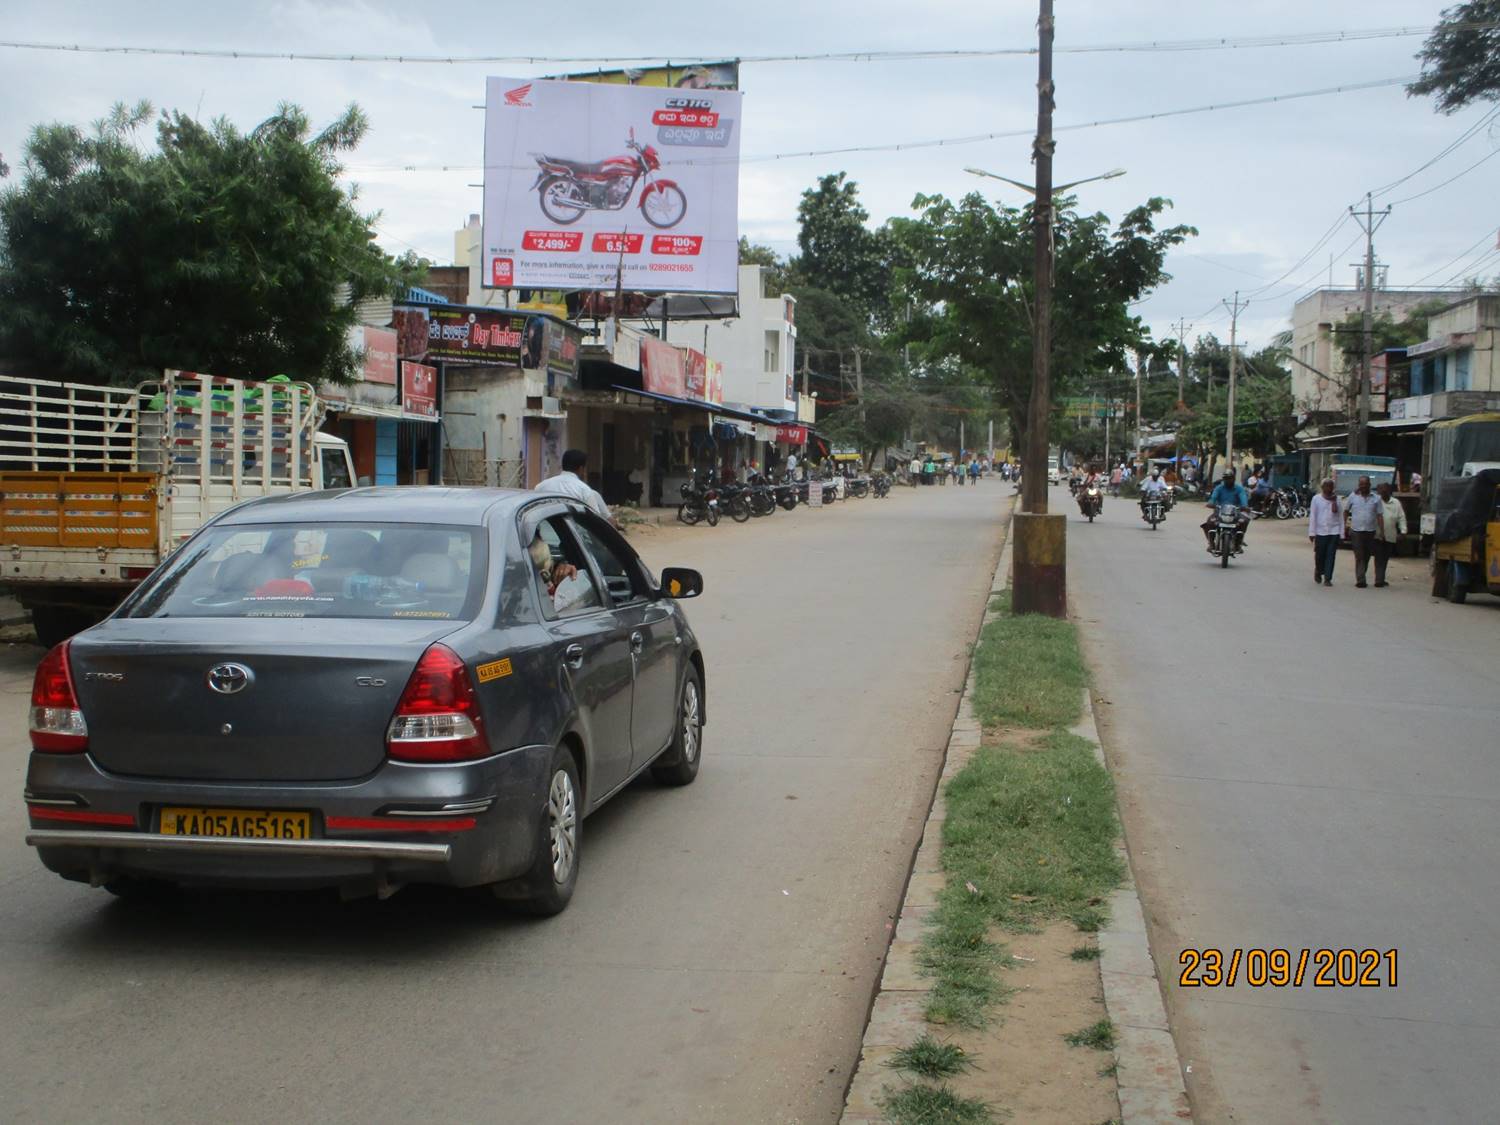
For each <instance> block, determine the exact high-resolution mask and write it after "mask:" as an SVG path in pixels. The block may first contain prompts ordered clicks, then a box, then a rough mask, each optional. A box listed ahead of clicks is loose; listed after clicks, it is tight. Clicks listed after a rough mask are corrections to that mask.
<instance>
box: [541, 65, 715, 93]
mask: <svg viewBox="0 0 1500 1125" xmlns="http://www.w3.org/2000/svg"><path fill="white" fill-rule="evenodd" d="M561 80H562V81H566V82H603V83H605V84H606V85H610V86H670V87H674V88H676V89H678V90H738V89H739V88H740V64H739V63H737V62H733V61H731V62H716V63H693V64H692V65H691V66H649V67H637V68H633V69H631V70H593V71H588V72H586V73H580V74H564V75H563V76H562V79H561Z"/></svg>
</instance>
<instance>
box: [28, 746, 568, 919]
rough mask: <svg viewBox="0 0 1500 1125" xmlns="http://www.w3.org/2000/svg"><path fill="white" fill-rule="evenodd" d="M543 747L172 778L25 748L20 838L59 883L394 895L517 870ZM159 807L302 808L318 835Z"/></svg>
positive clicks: (536, 833)
mask: <svg viewBox="0 0 1500 1125" xmlns="http://www.w3.org/2000/svg"><path fill="white" fill-rule="evenodd" d="M551 753H552V750H551V747H548V746H530V747H521V748H518V749H515V750H510V751H507V752H505V753H503V754H497V755H494V756H493V757H490V758H486V759H483V760H481V761H477V762H463V763H456V764H452V765H410V764H405V763H398V762H387V763H385V764H384V765H382V766H381V768H380V769H378V770H376V771H375V773H374V774H372V775H370V776H369V777H368V778H364V779H361V780H359V781H354V782H338V783H318V784H308V783H298V784H279V785H278V784H265V783H255V784H252V783H227V782H207V783H206V782H174V781H167V780H159V779H154V778H140V777H122V776H119V775H116V774H111V773H108V772H106V771H104V770H102V769H101V768H100V767H99V766H98V764H97V763H96V762H94V761H93V760H92V759H91V758H90V757H89V755H87V754H40V753H34V754H33V755H32V757H31V766H30V769H29V771H28V774H27V790H26V791H27V801H28V804H29V806H30V813H31V831H30V832H28V833H27V836H26V842H27V843H28V844H30V845H32V846H33V847H35V848H36V849H37V855H38V857H39V858H40V859H41V861H42V863H43V864H44V865H45V866H46V867H47V868H49V869H50V870H52V871H55V872H57V873H58V874H59V875H62V876H63V877H64V878H67V879H74V880H78V881H82V882H89V883H94V884H101V883H106V882H110V881H112V880H118V879H130V878H138V879H158V880H163V881H166V882H170V883H177V884H181V885H185V886H203V887H242V888H264V889H287V888H315V887H333V888H337V889H338V890H339V891H340V892H342V893H344V894H349V895H357V894H370V893H382V894H383V893H389V891H390V890H392V889H394V888H396V887H399V886H401V885H403V884H406V883H435V884H441V885H448V886H477V885H480V884H484V883H493V882H499V881H503V880H506V879H512V878H515V877H517V876H519V875H521V874H522V873H524V872H525V871H526V870H527V869H528V868H529V867H530V866H531V863H532V860H533V858H534V856H535V853H536V848H537V846H538V843H539V841H540V839H541V821H542V815H543V810H544V807H545V800H546V782H547V766H548V763H549V762H550V760H551ZM164 805H179V806H187V807H201V808H216V809H218V808H228V809H254V810H260V809H269V810H307V811H309V812H311V813H312V818H313V838H311V839H302V840H283V839H251V838H241V837H219V836H170V835H162V834H160V833H159V831H158V827H159V826H158V823H157V821H158V813H159V810H160V808H161V807H162V806H164Z"/></svg>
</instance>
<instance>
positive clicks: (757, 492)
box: [745, 473, 776, 516]
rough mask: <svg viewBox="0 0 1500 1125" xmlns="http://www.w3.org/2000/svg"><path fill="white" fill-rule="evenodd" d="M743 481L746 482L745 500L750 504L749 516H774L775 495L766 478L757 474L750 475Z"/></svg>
mask: <svg viewBox="0 0 1500 1125" xmlns="http://www.w3.org/2000/svg"><path fill="white" fill-rule="evenodd" d="M745 479H746V482H747V488H746V490H745V498H746V499H747V500H748V501H749V502H750V514H751V515H752V516H770V515H775V514H776V493H775V492H774V491H773V490H772V488H771V485H770V484H769V483H768V482H767V480H766V478H765V477H763V476H761V475H760V474H759V473H751V474H750V475H749V476H748V477H746V478H745Z"/></svg>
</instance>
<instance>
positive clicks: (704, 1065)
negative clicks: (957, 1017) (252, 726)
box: [0, 481, 1011, 1125]
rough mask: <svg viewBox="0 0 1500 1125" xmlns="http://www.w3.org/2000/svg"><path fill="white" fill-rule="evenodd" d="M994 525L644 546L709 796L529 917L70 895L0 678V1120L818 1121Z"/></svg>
mask: <svg viewBox="0 0 1500 1125" xmlns="http://www.w3.org/2000/svg"><path fill="white" fill-rule="evenodd" d="M1010 495H1011V489H1010V487H1009V486H1005V485H1001V484H1000V482H999V481H990V482H987V483H986V484H984V485H981V486H980V487H978V488H962V489H960V488H955V487H947V488H922V489H918V490H915V491H914V490H911V489H898V490H897V491H896V492H895V493H894V494H893V495H892V496H891V497H890V498H889V499H886V500H875V499H866V500H853V501H845V502H844V503H842V504H839V505H837V506H836V507H835V508H834V509H833V510H831V511H827V512H818V511H809V510H806V509H799V510H797V511H796V512H793V513H782V512H778V513H777V514H776V515H774V516H771V517H768V518H766V519H761V520H755V521H752V522H751V523H749V524H746V525H744V526H737V525H734V524H732V523H729V522H727V521H726V522H725V523H723V524H721V525H720V526H719V527H718V528H716V529H709V528H691V529H689V528H680V529H679V528H673V529H661V530H654V531H642V532H640V533H638V537H637V543H638V546H639V547H640V548H641V550H642V552H643V553H644V554H645V556H646V558H647V560H648V561H649V562H651V563H652V564H653V565H654V566H657V567H660V566H662V565H667V564H678V565H688V566H696V567H699V568H701V569H702V570H703V572H704V574H705V576H706V585H707V589H706V592H705V594H704V596H703V597H702V598H701V599H699V600H698V601H696V602H693V603H691V604H690V606H689V612H690V618H691V620H692V622H693V625H694V627H695V629H696V630H697V631H698V634H699V636H700V638H701V639H702V641H703V644H704V649H705V653H706V656H707V662H708V716H709V724H708V728H707V732H706V743H705V751H704V754H705V756H704V765H703V771H702V773H701V774H700V776H699V778H698V781H697V782H696V784H694V785H692V786H690V787H688V788H685V789H680V790H668V789H662V788H658V787H657V786H655V785H654V784H652V783H651V782H650V781H649V780H644V781H638V782H637V783H636V784H635V785H633V786H632V787H631V788H630V789H629V790H628V791H627V792H625V793H624V794H622V795H620V796H619V797H617V798H616V799H615V800H614V801H613V802H612V803H611V804H610V805H609V806H607V807H606V808H605V809H604V810H603V811H602V812H601V813H599V814H598V815H597V816H595V817H593V818H591V819H590V820H588V821H587V822H586V824H585V826H584V832H583V851H582V857H583V858H582V869H581V874H580V883H579V887H578V893H577V896H576V897H575V899H574V901H573V904H572V906H571V907H570V908H569V910H568V911H567V912H566V913H565V914H563V915H562V916H560V917H558V918H556V919H553V920H549V921H542V922H538V921H531V920H524V921H523V920H516V919H511V918H508V917H505V916H503V915H498V914H497V913H496V912H495V911H494V910H493V909H490V908H488V904H486V903H484V902H481V901H476V900H475V899H473V898H470V897H465V896H462V895H457V894H448V893H442V892H436V891H419V890H409V891H404V892H402V893H400V894H398V895H396V896H395V897H394V898H392V899H390V900H388V901H386V902H384V903H377V902H373V901H370V902H356V903H351V904H338V903H333V902H327V901H324V900H322V899H319V898H309V897H294V896H274V895H245V896H237V897H230V896H194V897H191V898H189V899H187V900H185V901H184V902H182V903H181V904H174V905H171V906H168V907H164V908H155V909H151V908H141V907H139V906H137V905H136V904H129V905H127V904H124V903H120V902H116V901H114V900H113V899H111V898H110V896H109V895H108V894H106V893H105V892H104V891H96V890H90V889H89V888H87V887H83V886H80V885H77V884H71V883H64V882H63V881H61V880H59V879H57V878H56V877H55V876H52V875H51V874H50V873H48V872H46V871H44V870H43V869H42V868H41V866H40V865H39V864H38V863H37V862H36V859H35V857H34V856H33V855H32V854H31V852H30V849H28V848H27V847H25V845H24V844H23V843H22V834H23V831H24V828H25V814H24V808H23V806H22V804H21V788H22V780H23V776H24V770H25V758H26V750H27V742H26V737H25V727H26V708H27V703H28V693H29V690H30V681H31V672H32V667H33V666H34V663H35V661H36V660H37V659H38V656H39V652H38V650H36V649H34V648H31V647H28V646H10V647H4V648H0V721H3V723H4V729H5V730H6V731H7V732H8V733H7V734H6V735H5V736H4V739H3V742H0V755H3V758H0V770H3V783H4V789H5V792H7V793H8V794H9V795H10V796H9V798H8V799H7V800H5V801H3V802H0V902H3V909H0V1012H4V1014H5V1015H4V1019H3V1020H0V1090H3V1091H4V1093H3V1104H4V1111H3V1114H4V1117H5V1119H6V1120H7V1121H48V1122H51V1121H69V1122H91V1121H101V1122H102V1121H109V1122H134V1121H150V1122H153V1123H157V1125H160V1123H161V1122H178V1121H184V1122H185V1121H202V1120H216V1119H217V1120H246V1119H251V1118H253V1119H258V1120H317V1121H320V1122H338V1121H349V1122H361V1123H363V1122H369V1121H391V1120H421V1119H427V1120H444V1121H502V1122H507V1123H521V1122H547V1123H549V1125H557V1123H569V1122H604V1121H608V1122H662V1121H695V1122H697V1121H703V1122H721V1121H722V1122H737V1123H738V1122H763V1121H764V1122H790V1121H799V1122H832V1121H836V1120H837V1118H838V1116H839V1113H840V1110H841V1108H842V1102H843V1094H844V1089H845V1086H846V1084H847V1082H848V1078H849V1074H850V1071H851V1070H852V1068H853V1065H854V1062H855V1059H856V1056H857V1054H858V1051H859V1044H860V1038H861V1034H862V1032H863V1028H864V1022H865V1016H866V1013H867V1011H868V1007H869V1003H870V997H871V995H872V994H873V991H874V986H875V981H876V975H877V971H878V968H879V965H880V961H881V959H882V957H883V955H884V950H885V946H886V943H887V941H888V939H889V929H888V927H889V925H890V922H891V918H892V917H893V914H894V912H895V911H896V909H897V908H898V905H899V902H900V897H901V891H902V889H903V887H904V883H905V879H906V872H907V870H908V867H909V864H910V859H911V855H912V852H913V849H914V848H915V846H916V842H917V838H918V835H919V833H920V828H921V823H922V820H923V818H924V817H925V815H926V810H927V805H928V802H929V799H930V797H931V794H932V789H933V785H934V783H935V780H936V775H937V771H938V767H939V754H940V752H941V749H942V747H943V745H944V743H945V741H946V738H947V732H948V728H949V725H950V723H951V721H952V717H953V714H954V712H955V710H956V707H957V700H958V695H957V692H958V690H959V689H960V688H961V686H962V681H963V676H964V671H965V668H966V662H967V650H968V645H969V643H970V642H971V641H972V640H973V638H974V635H975V632H976V629H977V625H978V620H979V616H980V614H981V612H982V610H983V606H984V600H985V596H986V594H987V592H988V590H989V588H990V579H991V575H992V573H993V570H994V566H995V562H996V558H997V554H998V549H999V544H1000V538H1001V525H1000V522H999V518H998V517H999V516H1000V514H1001V512H1002V510H1003V507H1004V505H1006V504H1007V503H1008V500H1009V497H1010Z"/></svg>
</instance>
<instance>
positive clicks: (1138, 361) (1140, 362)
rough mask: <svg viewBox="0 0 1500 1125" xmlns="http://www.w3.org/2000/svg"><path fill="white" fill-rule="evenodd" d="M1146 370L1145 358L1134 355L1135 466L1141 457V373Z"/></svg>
mask: <svg viewBox="0 0 1500 1125" xmlns="http://www.w3.org/2000/svg"><path fill="white" fill-rule="evenodd" d="M1145 368H1146V357H1145V356H1143V355H1142V354H1141V353H1140V352H1136V353H1135V457H1133V458H1132V459H1131V464H1132V465H1133V464H1135V462H1136V461H1138V460H1140V457H1141V373H1142V372H1143V371H1144V370H1145Z"/></svg>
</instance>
